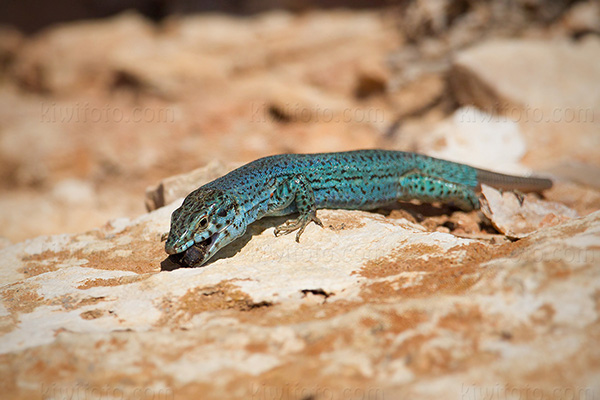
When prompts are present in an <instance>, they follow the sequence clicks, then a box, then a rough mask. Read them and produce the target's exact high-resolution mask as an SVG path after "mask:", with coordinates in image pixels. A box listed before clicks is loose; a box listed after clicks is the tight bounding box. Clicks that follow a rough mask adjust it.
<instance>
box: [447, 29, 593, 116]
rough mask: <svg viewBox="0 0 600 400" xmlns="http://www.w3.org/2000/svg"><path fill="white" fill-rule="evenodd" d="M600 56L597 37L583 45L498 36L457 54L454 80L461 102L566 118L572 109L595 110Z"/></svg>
mask: <svg viewBox="0 0 600 400" xmlns="http://www.w3.org/2000/svg"><path fill="white" fill-rule="evenodd" d="M599 59H600V39H598V38H595V37H589V38H585V39H584V40H582V41H581V42H579V43H573V42H569V41H566V40H556V41H542V40H537V41H536V40H518V41H517V40H496V41H492V42H486V43H481V44H479V45H477V46H474V47H472V48H470V49H467V50H465V51H463V52H460V53H459V54H457V56H456V58H455V60H454V66H453V84H454V87H455V89H456V96H457V97H458V99H459V101H461V103H463V104H475V105H476V106H477V107H479V108H481V109H483V110H490V111H491V110H497V111H499V112H500V113H502V114H505V115H508V116H511V117H513V118H514V119H516V120H518V121H520V120H524V119H526V118H529V119H534V118H538V116H539V115H542V116H545V117H549V116H552V117H556V116H557V114H558V113H562V115H563V116H565V115H566V113H567V111H568V110H572V111H576V112H577V111H579V110H581V109H584V110H585V109H592V110H595V108H596V106H597V105H598V104H599V103H600V93H598V91H595V90H589V89H590V88H589V83H590V82H594V81H598V80H599V79H600V69H599V68H598V67H597V65H598V63H597V61H598V60H599ZM507 60H510V62H507ZM567 77H568V79H567ZM544 113H545V114H544ZM542 118H543V117H542Z"/></svg>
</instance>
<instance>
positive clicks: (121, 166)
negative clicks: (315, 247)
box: [0, 0, 600, 242]
mask: <svg viewBox="0 0 600 400" xmlns="http://www.w3.org/2000/svg"><path fill="white" fill-rule="evenodd" d="M69 4H71V2H69ZM74 4H75V5H76V6H67V3H64V4H63V3H61V2H58V3H52V5H50V4H46V3H42V2H40V3H39V4H38V2H31V1H24V2H14V1H8V2H2V5H1V6H0V8H1V9H2V10H0V15H1V16H2V17H1V18H2V19H3V22H4V24H5V25H4V26H3V28H2V29H1V30H0V68H1V69H0V73H1V76H0V85H1V87H0V102H1V104H2V107H1V108H0V112H1V113H2V118H1V121H2V122H1V123H0V176H1V181H0V182H1V183H0V185H1V190H2V192H3V195H2V196H1V198H0V209H1V210H2V212H1V213H0V227H1V228H0V235H1V236H3V237H4V238H6V239H8V240H10V241H12V242H15V241H20V240H23V239H26V238H30V237H34V236H37V235H40V234H51V233H62V232H78V231H81V230H85V229H90V228H93V227H95V226H98V225H100V224H103V223H104V222H105V221H106V220H107V219H110V218H115V217H120V216H135V215H140V214H141V213H143V212H144V211H145V210H144V204H143V202H141V201H140V198H141V196H143V193H144V190H145V188H146V187H147V186H149V185H151V184H153V183H156V182H157V181H159V180H160V179H162V178H164V177H167V176H170V175H173V174H177V173H182V172H185V171H189V170H191V169H194V168H197V167H200V166H202V165H204V164H206V163H207V162H209V161H211V160H222V161H234V162H240V163H241V162H247V161H250V160H252V159H255V158H257V157H260V156H265V155H268V154H273V153H281V152H316V151H339V150H348V149H356V148H367V147H383V148H394V149H403V150H416V151H423V152H431V150H433V146H434V144H435V143H437V146H438V148H439V145H440V140H439V134H438V135H437V136H436V134H435V129H436V124H438V122H440V121H442V120H444V119H446V118H447V117H448V116H450V115H452V114H453V113H454V111H455V110H457V109H458V108H460V107H462V106H475V107H477V108H478V109H480V110H483V111H485V112H487V113H490V114H492V115H495V116H498V115H500V116H505V117H506V118H507V119H508V120H514V121H515V122H517V123H518V124H519V129H520V130H521V131H522V135H523V137H524V140H525V141H527V146H526V149H527V151H523V152H524V154H520V155H517V154H516V153H517V152H518V151H516V150H515V149H514V148H511V149H509V153H512V154H508V155H506V154H504V153H503V152H499V151H496V150H498V149H497V148H496V149H494V151H495V153H496V158H495V159H494V161H497V163H500V164H502V163H506V162H505V161H506V160H504V159H505V158H506V157H509V158H510V157H513V158H514V157H516V158H518V159H521V158H523V157H524V162H525V164H526V165H527V166H529V167H531V168H537V169H543V168H550V167H553V166H556V165H558V164H559V163H560V161H561V160H569V161H580V162H582V163H586V164H591V165H597V163H598V161H597V160H598V159H600V158H599V157H598V154H595V151H596V149H597V147H598V146H597V145H598V135H597V134H595V133H596V132H597V126H598V125H597V124H594V123H593V121H594V117H595V116H597V114H596V113H597V112H598V108H597V105H598V101H599V97H598V94H597V93H598V91H593V90H590V89H591V87H592V86H593V85H594V83H595V82H596V79H597V78H598V68H597V65H599V64H598V62H597V61H598V57H599V56H600V55H599V53H600V41H599V39H598V29H599V24H600V22H599V20H600V17H599V12H600V11H599V10H598V4H597V2H591V1H590V2H585V1H541V0H540V1H535V0H534V1H532V0H523V1H506V2H504V1H503V2H492V1H489V2H486V1H477V2H472V1H444V0H436V1H433V0H432V1H406V2H399V3H390V4H387V5H386V7H383V8H372V9H364V7H365V6H366V5H367V4H365V2H360V1H358V2H350V3H348V4H347V5H348V6H351V7H356V8H345V9H339V8H334V7H338V6H340V5H341V3H340V2H335V1H333V2H323V4H321V3H320V2H316V3H315V4H304V3H299V2H293V1H291V2H284V3H278V4H275V3H274V2H263V1H255V2H253V1H250V2H222V3H221V2H219V3H218V5H217V3H212V2H211V3H209V2H193V1H174V2H166V1H164V2H160V1H153V2H144V1H140V2H96V1H86V2H75V3H74ZM317 6H319V7H320V6H326V7H332V8H330V9H327V10H324V9H319V8H318V7H317ZM360 7H363V8H362V9H361V8H360ZM124 8H127V10H123V11H122V9H124ZM206 10H211V11H228V12H232V13H234V14H243V15H244V16H233V15H231V14H223V13H214V14H202V13H198V14H195V13H191V12H192V11H206ZM121 11H122V12H121ZM117 13H118V14H117ZM113 14H114V15H113ZM109 15H112V16H109ZM99 16H100V17H104V16H107V17H106V18H103V19H95V20H83V21H81V20H80V21H76V22H70V23H66V22H64V20H69V19H73V18H81V17H87V18H91V17H99ZM13 18H14V19H13ZM470 125H472V126H475V124H470ZM567 131H568V133H567ZM475 140H476V139H473V141H475ZM483 146H484V147H485V146H487V145H486V144H485V143H484V144H483ZM491 147H493V146H491ZM465 149H466V147H465ZM534 149H535V151H533V150H534ZM483 151H484V154H485V149H484V150H483ZM488 152H489V151H488ZM466 153H469V154H472V151H471V150H470V149H469V150H467V151H466ZM441 155H443V154H441ZM446 156H447V157H448V154H446ZM479 158H480V160H487V161H489V160H490V158H489V157H488V156H487V155H484V156H481V157H479ZM468 161H469V160H468ZM470 161H475V162H476V161H477V159H475V160H470ZM483 166H485V167H490V168H494V167H495V168H496V169H501V165H496V163H488V164H487V165H483ZM576 175H577V174H576Z"/></svg>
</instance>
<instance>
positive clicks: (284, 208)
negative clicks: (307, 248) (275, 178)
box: [268, 174, 323, 242]
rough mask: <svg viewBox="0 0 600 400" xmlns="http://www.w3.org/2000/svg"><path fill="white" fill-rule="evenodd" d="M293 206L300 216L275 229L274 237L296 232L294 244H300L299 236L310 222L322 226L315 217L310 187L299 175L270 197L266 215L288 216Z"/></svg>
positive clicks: (313, 196)
mask: <svg viewBox="0 0 600 400" xmlns="http://www.w3.org/2000/svg"><path fill="white" fill-rule="evenodd" d="M294 206H295V209H296V210H297V211H298V213H299V214H300V215H299V216H298V218H296V219H291V220H289V221H287V222H285V223H284V224H282V225H280V226H278V227H277V228H275V236H281V235H287V234H289V233H292V232H294V231H296V230H297V231H298V232H297V233H296V242H300V236H301V235H302V233H303V232H304V229H305V228H306V226H307V225H308V224H310V222H311V221H313V222H314V223H315V224H317V225H319V226H321V227H322V226H323V223H322V222H321V220H320V219H319V218H318V217H317V209H316V206H315V195H314V193H313V190H312V187H311V186H310V183H309V182H308V180H307V179H306V178H305V177H304V175H301V174H298V175H293V176H291V177H290V178H289V179H287V180H285V181H284V182H283V183H282V184H280V185H279V186H278V187H277V189H276V190H275V191H274V192H273V194H272V195H271V201H270V203H269V211H268V215H272V216H274V215H286V214H289V211H290V209H293V208H294Z"/></svg>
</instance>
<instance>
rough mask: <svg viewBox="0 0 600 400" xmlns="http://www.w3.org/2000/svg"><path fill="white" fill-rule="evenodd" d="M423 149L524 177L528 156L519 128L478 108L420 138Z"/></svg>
mask: <svg viewBox="0 0 600 400" xmlns="http://www.w3.org/2000/svg"><path fill="white" fill-rule="evenodd" d="M418 146H419V148H422V149H424V152H425V153H427V154H428V155H430V156H433V157H438V158H443V159H445V160H450V161H455V162H459V163H463V164H469V165H472V166H474V167H479V168H484V169H489V170H494V171H498V172H504V173H508V174H523V173H526V172H528V169H527V168H526V167H525V166H524V165H523V164H521V159H522V158H523V156H524V155H525V153H526V149H527V148H526V143H525V139H524V137H523V135H522V133H521V130H520V128H519V125H518V124H517V123H515V122H514V121H511V120H509V119H507V118H504V117H502V116H495V115H492V114H488V113H486V112H483V111H480V110H478V109H476V108H474V107H462V108H459V109H458V110H456V111H455V112H454V113H453V114H452V115H451V116H450V117H448V118H446V119H445V120H443V121H441V122H439V123H438V124H436V125H435V126H434V128H433V129H432V130H431V132H430V133H429V134H428V135H426V136H425V135H424V136H422V137H421V138H419V143H418Z"/></svg>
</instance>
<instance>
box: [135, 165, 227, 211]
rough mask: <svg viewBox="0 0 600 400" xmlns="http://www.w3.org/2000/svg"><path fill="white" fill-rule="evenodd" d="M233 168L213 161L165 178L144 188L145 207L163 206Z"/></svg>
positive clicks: (155, 207) (151, 209)
mask: <svg viewBox="0 0 600 400" xmlns="http://www.w3.org/2000/svg"><path fill="white" fill-rule="evenodd" d="M234 168H235V167H234V166H233V165H227V166H226V165H224V164H223V163H221V162H218V161H214V162H212V163H210V164H208V165H207V166H205V167H202V168H197V169H195V170H193V171H191V172H188V173H185V174H180V175H175V176H172V177H169V178H166V179H164V180H162V181H161V182H160V183H159V184H157V185H155V186H151V187H148V188H147V189H146V209H147V210H148V211H153V210H156V209H158V208H161V207H164V206H166V205H167V204H170V203H172V202H174V201H175V200H177V199H180V198H182V197H185V196H187V195H188V194H189V193H190V192H191V191H193V190H195V189H197V188H199V187H200V186H202V185H204V184H206V183H208V182H210V181H213V180H215V179H217V178H218V177H220V176H222V175H225V174H226V173H228V172H229V171H231V170H233V169H234Z"/></svg>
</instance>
